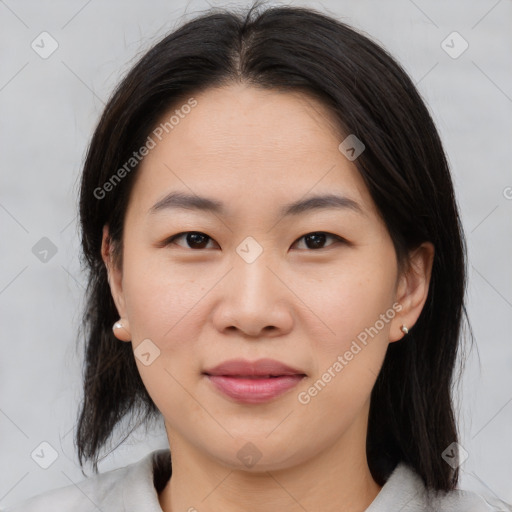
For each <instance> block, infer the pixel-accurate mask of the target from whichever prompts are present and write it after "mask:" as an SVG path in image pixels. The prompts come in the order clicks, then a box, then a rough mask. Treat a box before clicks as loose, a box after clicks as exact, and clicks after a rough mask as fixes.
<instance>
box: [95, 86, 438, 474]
mask: <svg viewBox="0 0 512 512" xmlns="http://www.w3.org/2000/svg"><path fill="white" fill-rule="evenodd" d="M194 98H195V100H196V101H197V104H196V106H195V107H194V108H191V109H187V111H189V110H190V111H189V113H187V114H186V115H183V116H182V117H181V116H180V119H179V123H177V124H175V125H174V127H173V129H172V130H169V133H168V134H165V132H164V134H165V136H161V139H162V140H158V138H155V137H153V138H154V139H155V141H156V145H155V147H153V148H152V149H151V150H150V151H149V153H148V155H147V156H146V157H145V158H144V160H143V162H142V164H141V167H140V169H139V170H138V175H137V179H136V181H135V184H134V187H133V189H132V193H131V196H130V202H129V205H128V209H127V212H126V217H125V226H124V238H123V244H124V247H123V264H122V269H119V268H117V267H113V266H112V265H111V264H109V262H108V248H107V243H106V240H107V234H108V228H105V231H104V251H105V252H104V254H105V256H104V258H105V261H106V263H107V265H108V267H109V273H110V277H111V280H110V283H111V288H112V294H113V297H114V299H115V302H116V305H117V308H118V311H119V314H120V316H121V317H122V318H123V319H125V320H126V321H127V326H128V325H129V327H127V332H129V338H128V339H129V340H131V342H132V345H133V349H134V351H135V355H136V357H135V360H136V363H137V366H138V369H139V371H140V375H141V378H142V380H143V382H144V385H145V386H146V388H147V390H148V392H149V394H150V396H151V397H152V399H153V401H154V402H155V404H156V405H157V407H158V408H159V410H160V411H161V413H162V414H163V416H164V419H165V425H166V429H167V433H168V436H169V443H170V446H171V451H172V450H173V444H174V445H175V446H176V447H178V445H179V444H180V443H181V444H186V445H187V446H189V447H193V449H194V450H197V452H198V453H203V454H205V455H206V456H207V457H209V458H210V459H214V460H217V461H219V462H221V463H222V464H225V465H227V466H230V467H243V464H244V460H245V459H244V454H246V455H247V454H248V455H254V456H255V457H256V458H258V461H257V465H256V466H254V468H257V469H258V470H270V469H279V468H285V467H289V466H292V465H294V464H300V463H302V462H305V461H307V460H309V459H312V458H314V457H315V455H316V454H318V453H321V452H323V451H325V450H327V449H333V448H334V447H335V446H340V445H341V444H342V443H344V441H346V440H347V439H349V438H350V439H352V440H353V439H355V438H356V437H357V439H358V440H359V441H362V442H364V439H365V435H366V431H365V429H366V421H367V415H368V405H369V397H370V393H371V390H372V387H373V385H374V383H375V380H376V377H377V375H378V373H379V369H380V367H381V364H382V362H383V359H384V355H385V352H386V349H387V346H388V344H389V343H390V342H393V341H396V340H398V339H400V338H401V337H403V334H402V332H401V331H400V326H401V325H402V324H406V325H408V327H409V328H410V327H411V326H412V324H413V323H414V321H415V320H416V318H417V316H418V315H419V312H420V310H421V307H422V305H423V302H424V299H425V297H426V291H427V289H428V288H427V287H428V277H429V274H428V272H429V269H428V258H425V257H423V256H422V257H421V258H420V259H419V260H420V263H419V264H418V265H417V267H416V269H417V270H418V269H419V271H418V272H416V273H414V276H416V277H414V278H410V277H408V276H407V275H402V274H399V273H398V270H397V260H396V255H395V251H394V247H393V243H392V240H391V238H390V236H389V234H388V232H387V230H386V227H385V225H384V223H383V221H382V219H381V218H380V216H379V214H378V212H377V210H376V208H375V205H374V204H373V202H372V199H371V197H370V195H369V193H368V190H367V189H366V187H365V184H364V182H363V180H362V178H361V176H360V175H359V173H358V171H357V170H356V167H355V165H354V163H353V162H351V161H349V160H348V159H347V158H346V157H345V156H344V155H343V154H342V153H341V152H340V150H339V149H338V146H339V144H340V142H341V141H342V140H343V138H344V137H343V136H342V135H340V134H339V133H338V132H337V130H335V128H334V124H333V119H332V118H330V117H329V116H330V114H329V112H328V111H327V110H325V109H324V107H323V106H322V105H321V104H319V103H317V102H315V100H312V99H311V98H308V97H305V96H303V95H300V94H298V93H293V94H292V93H281V92H277V91H269V90H260V89H256V88H253V87H248V86H242V85H236V86H230V87H224V88H219V89H210V90H207V91H205V92H204V93H202V94H198V95H195V96H194ZM177 108H178V109H179V106H178V107H177ZM173 111H174V109H173ZM171 114H172V112H171V113H166V115H165V116H163V117H162V119H163V120H167V119H168V118H169V117H170V115H171ZM176 193H181V194H184V195H190V196H192V198H193V199H198V198H199V197H201V198H203V197H204V198H208V199H210V200H211V201H213V202H214V203H215V204H217V206H218V208H216V209H201V208H197V207H194V206H193V205H190V204H188V205H184V202H183V201H182V202H181V206H180V205H179V204H178V203H177V202H176V201H172V200H171V196H169V194H176ZM325 195H332V196H337V197H338V198H341V199H338V200H335V199H331V200H330V201H324V202H322V201H321V200H317V201H316V202H315V201H309V202H308V200H310V199H311V198H313V197H318V196H325ZM174 197H176V196H174ZM304 201H306V202H305V203H304V204H303V205H302V207H300V206H296V207H295V208H291V207H290V205H291V204H293V203H296V202H301V203H302V202H304ZM204 204H207V203H206V202H204V203H203V205H204ZM315 205H316V206H315ZM191 232H192V233H191ZM422 262H423V263H425V262H427V263H426V264H425V265H423V263H422ZM422 265H423V266H422ZM422 269H423V270H422ZM425 269H426V270H425ZM422 271H423V274H422ZM417 276H420V277H419V278H418V277H417ZM141 354H143V357H140V356H141ZM148 354H149V355H148ZM262 358H269V359H273V360H275V361H277V362H280V363H283V364H284V365H287V366H288V367H291V368H292V369H294V371H295V372H291V373H295V375H288V376H281V377H277V378H274V379H272V378H261V379H260V380H259V382H257V380H258V379H254V378H252V380H251V379H250V378H249V377H248V376H246V378H245V379H242V378H240V377H238V378H237V377H233V375H231V376H230V377H229V376H227V377H226V376H224V377H212V376H211V375H206V374H205V372H208V370H211V369H212V368H213V367H215V366H216V365H219V364H220V363H223V362H225V361H228V360H232V359H243V360H245V361H246V362H254V361H256V360H259V359H262ZM220 373H222V371H221V372H220ZM267 373H269V374H270V373H271V372H270V370H269V371H268V372H267ZM276 373H278V372H276ZM284 373H285V372H284V371H283V372H281V375H283V374H284ZM248 381H249V382H248ZM251 382H252V383H253V385H252V387H251ZM223 386H225V388H223ZM222 389H224V391H222ZM249 442H250V443H252V444H248V443H249ZM247 467H248V468H249V466H247Z"/></svg>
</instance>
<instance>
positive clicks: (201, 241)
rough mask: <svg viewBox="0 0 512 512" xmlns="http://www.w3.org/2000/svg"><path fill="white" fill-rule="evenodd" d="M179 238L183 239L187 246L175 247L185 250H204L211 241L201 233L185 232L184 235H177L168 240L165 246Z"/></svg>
mask: <svg viewBox="0 0 512 512" xmlns="http://www.w3.org/2000/svg"><path fill="white" fill-rule="evenodd" d="M180 238H184V239H185V242H186V244H187V245H188V246H183V245H181V244H176V245H179V246H180V247H184V248H185V249H204V248H205V247H206V246H207V245H208V241H209V240H213V239H212V238H210V237H209V236H208V235H206V234H204V233H201V232H200V231H185V232H184V233H178V234H177V235H174V236H172V237H171V238H169V239H168V240H167V241H166V243H165V245H169V244H172V243H174V242H175V240H178V239H180Z"/></svg>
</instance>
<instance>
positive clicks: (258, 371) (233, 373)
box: [203, 359, 306, 404]
mask: <svg viewBox="0 0 512 512" xmlns="http://www.w3.org/2000/svg"><path fill="white" fill-rule="evenodd" d="M203 375H204V376H205V377H206V378H207V379H208V381H209V382H211V383H212V384H213V386H214V388H215V389H216V390H217V391H220V392H221V393H222V395H223V396H224V397H228V398H230V399H232V400H234V401H235V402H240V403H247V404H259V403H264V402H268V401H270V400H272V399H274V398H277V397H278V396H280V395H282V394H284V393H285V392H287V391H289V390H290V389H292V388H293V387H295V386H296V385H297V384H298V383H299V382H300V381H301V380H302V379H303V378H304V377H306V374H305V373H304V372H303V371H301V370H297V369H295V368H292V367H290V366H288V365H285V364H283V363H281V362H279V361H276V360H273V359H260V360H258V361H254V362H250V361H245V360H241V359H234V360H230V361H225V362H224V363H221V364H220V365H217V366H216V367H214V368H212V369H210V370H207V371H205V372H203Z"/></svg>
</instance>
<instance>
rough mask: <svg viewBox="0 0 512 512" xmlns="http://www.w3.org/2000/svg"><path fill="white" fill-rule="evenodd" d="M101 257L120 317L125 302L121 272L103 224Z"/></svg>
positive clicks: (124, 307) (123, 312) (122, 315)
mask: <svg viewBox="0 0 512 512" xmlns="http://www.w3.org/2000/svg"><path fill="white" fill-rule="evenodd" d="M101 257H102V259H103V262H104V263H105V266H106V267H107V273H108V284H109V286H110V292H111V293H112V298H113V299H114V303H115V305H116V308H117V312H118V313H119V316H120V317H121V318H123V317H125V316H126V304H125V300H124V295H123V272H122V270H121V269H120V268H119V267H118V266H117V264H116V263H115V261H114V254H113V245H112V241H111V239H110V234H109V227H108V225H107V224H105V226H103V238H102V241H101Z"/></svg>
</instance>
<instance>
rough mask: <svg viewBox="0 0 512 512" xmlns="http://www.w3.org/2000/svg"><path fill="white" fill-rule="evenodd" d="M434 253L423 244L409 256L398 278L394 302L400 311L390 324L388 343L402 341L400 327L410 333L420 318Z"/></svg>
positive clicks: (429, 246) (430, 244)
mask: <svg viewBox="0 0 512 512" xmlns="http://www.w3.org/2000/svg"><path fill="white" fill-rule="evenodd" d="M434 253H435V250H434V245H433V244H432V243H430V242H424V243H422V244H421V245H420V246H419V247H417V248H416V249H414V250H413V251H412V252H411V253H410V254H409V259H408V262H407V263H406V268H405V269H404V270H403V272H402V273H401V275H400V276H399V278H398V285H397V291H396V301H397V302H398V303H399V304H400V305H401V306H402V309H401V310H400V311H399V312H398V314H397V315H396V316H395V317H394V318H393V320H392V322H391V329H390V333H389V341H390V342H394V341H398V340H400V339H402V338H403V337H404V333H403V332H402V330H401V327H402V325H405V326H406V327H407V329H409V331H410V330H411V328H412V327H413V325H414V324H415V323H416V321H417V320H418V317H419V316H420V313H421V311H422V309H423V306H424V305H425V301H426V300H427V296H428V290H429V285H430V277H431V274H432V265H433V262H434Z"/></svg>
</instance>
